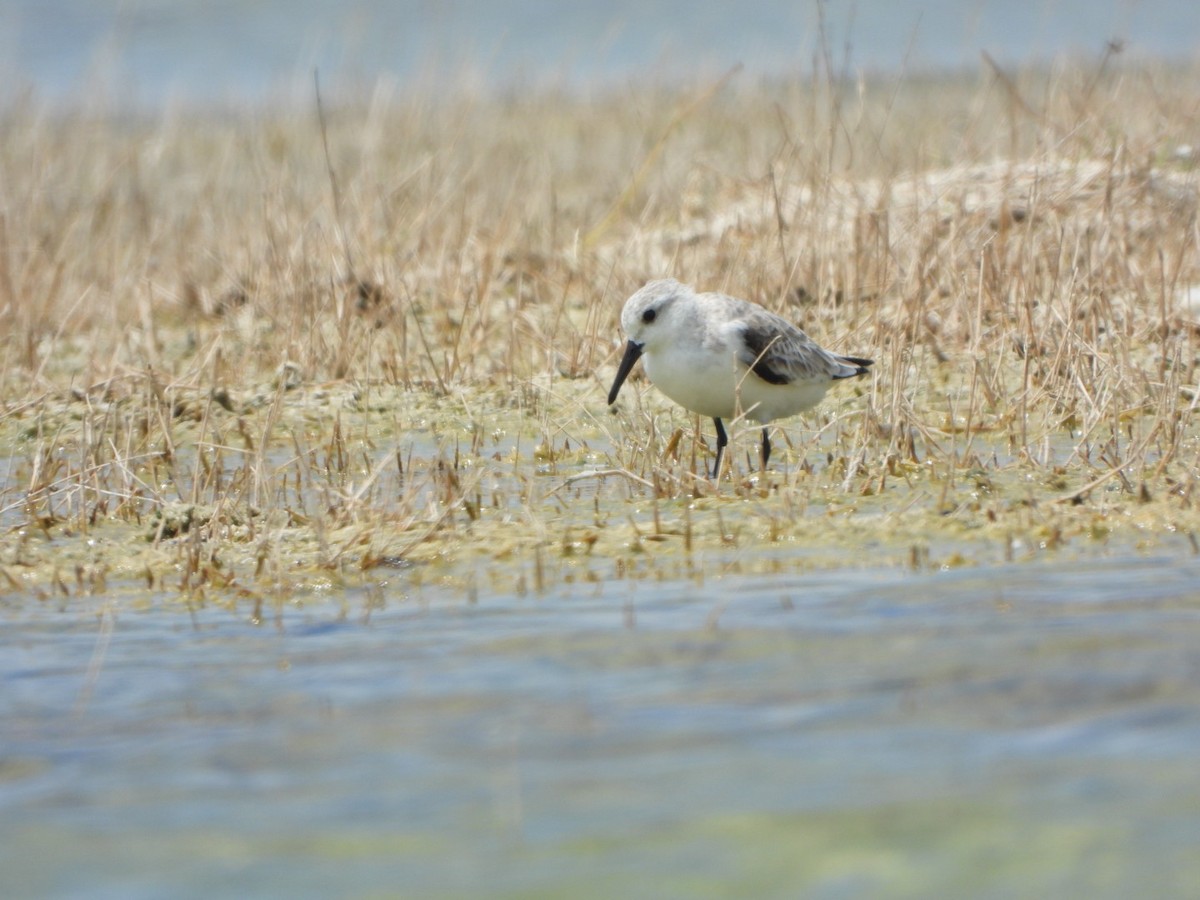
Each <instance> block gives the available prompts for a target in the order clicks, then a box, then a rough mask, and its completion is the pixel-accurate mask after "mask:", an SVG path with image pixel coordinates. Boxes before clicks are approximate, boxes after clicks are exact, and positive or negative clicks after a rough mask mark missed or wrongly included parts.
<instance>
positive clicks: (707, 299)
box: [608, 278, 873, 478]
mask: <svg viewBox="0 0 1200 900" xmlns="http://www.w3.org/2000/svg"><path fill="white" fill-rule="evenodd" d="M621 330H622V331H624V332H625V336H626V338H628V340H629V342H628V343H627V344H626V345H625V355H624V356H623V357H622V358H621V364H620V365H619V366H617V377H616V379H615V380H614V381H613V386H612V390H610V391H609V392H608V403H609V405H610V406H611V405H612V404H613V403H615V402H616V400H617V392H618V391H620V390H621V385H622V384H624V383H625V379H626V377H627V376H628V375H629V371H630V369H632V368H633V364H634V363H636V362H637V361H638V359H639V358H640V357H643V356H644V357H645V359H646V362H645V366H646V374H647V375H649V376H650V380H651V381H652V382H654V386H655V387H657V388H658V389H659V390H660V391H662V392H663V393H664V394H666V395H667V396H668V397H670V398H671V399H672V400H674V401H675V402H676V403H678V404H679V405H680V406H683V407H685V408H687V409H690V410H691V411H692V412H696V413H699V414H700V415H702V416H710V417H711V418H712V420H713V422H714V423H715V424H716V426H717V461H716V463H715V464H714V465H713V477H714V478H716V477H717V475H718V474H719V473H720V471H721V455H722V453H723V452H724V450H725V445H726V444H728V443H729V438H728V436H727V435H726V434H725V426H724V425H722V424H721V420H722V419H727V418H730V417H731V416H733V415H735V414H736V413H738V412H741V413H743V414H744V415H746V416H747V417H748V418H751V419H754V420H755V421H756V422H759V423H761V424H762V426H763V430H762V464H763V468H764V469H765V468H766V466H767V460H768V459H769V458H770V456H771V441H770V440H769V439H768V437H767V428H766V426H767V423H769V422H771V421H773V420H775V419H780V418H783V417H784V416H793V415H795V414H796V413H798V412H803V411H804V410H806V409H810V408H811V407H813V406H816V404H817V403H819V402H820V400H821V398H822V397H824V396H825V391H827V390H828V389H829V385H830V384H832V383H833V382H835V381H839V380H840V379H842V378H853V377H854V376H856V375H865V374H867V366H869V365H871V363H872V362H873V360H870V359H859V358H858V357H856V356H838V355H837V354H836V353H830V352H829V351H828V350H825V349H823V348H821V347H819V346H817V345H816V344H815V343H814V342H813V340H812V339H811V338H810V337H809V336H808V335H807V334H805V333H804V332H803V331H801V330H800V329H799V328H797V327H796V326H795V325H793V324H792V323H790V322H788V321H787V320H786V319H781V318H780V317H779V316H777V315H775V314H774V313H770V312H767V311H766V310H765V309H763V308H762V307H761V306H758V305H757V304H754V303H750V302H748V301H746V300H738V299H736V298H734V297H728V296H726V295H725V294H715V293H710V294H697V293H696V292H695V291H694V290H692V289H691V288H690V287H689V286H688V285H686V284H680V283H679V282H678V281H676V280H675V279H673V278H667V279H663V280H660V281H651V282H649V283H648V284H646V285H645V286H644V287H643V288H642V289H641V290H640V291H638V292H637V293H636V294H634V295H633V296H632V297H630V298H629V299H628V300H626V301H625V308H624V309H622V310H621Z"/></svg>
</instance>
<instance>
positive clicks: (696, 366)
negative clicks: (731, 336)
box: [644, 348, 829, 422]
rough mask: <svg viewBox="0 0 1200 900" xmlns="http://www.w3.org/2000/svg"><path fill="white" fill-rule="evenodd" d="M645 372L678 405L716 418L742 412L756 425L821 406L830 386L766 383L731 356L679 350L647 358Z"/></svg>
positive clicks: (803, 383) (684, 349)
mask: <svg viewBox="0 0 1200 900" xmlns="http://www.w3.org/2000/svg"><path fill="white" fill-rule="evenodd" d="M644 365H645V367H646V374H647V375H648V376H650V380H651V381H652V382H653V383H654V386H655V387H657V388H658V389H659V390H660V391H662V392H663V393H664V394H666V395H667V396H668V397H670V398H671V399H672V400H674V401H675V402H676V403H678V404H679V405H680V406H682V407H684V408H686V409H690V410H692V412H697V413H700V415H702V416H708V417H710V418H714V419H731V418H733V416H734V414H735V413H744V414H745V415H746V417H747V418H749V419H753V420H754V421H756V422H770V421H773V420H775V419H779V418H783V417H785V416H791V415H795V414H796V413H798V412H802V411H803V410H806V409H809V408H810V407H812V406H815V405H816V404H817V403H818V402H820V400H821V398H822V397H824V396H825V391H826V389H827V388H828V386H829V385H828V383H827V382H792V383H791V384H768V383H767V382H765V381H763V380H762V379H761V378H759V377H758V376H756V375H754V374H753V373H752V372H750V371H749V370H748V369H747V368H746V367H745V366H743V365H741V364H739V363H738V362H737V361H736V359H735V357H734V356H733V354H732V353H727V352H720V353H717V352H711V351H706V350H704V349H702V348H680V349H677V350H674V351H673V352H668V353H663V354H647V356H646V357H645V359H644Z"/></svg>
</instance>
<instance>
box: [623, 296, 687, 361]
mask: <svg viewBox="0 0 1200 900" xmlns="http://www.w3.org/2000/svg"><path fill="white" fill-rule="evenodd" d="M690 290H691V289H690V288H689V287H688V286H687V285H684V284H680V283H679V282H678V281H676V280H675V279H674V278H662V279H659V280H657V281H650V282H647V283H646V284H645V285H644V286H643V287H642V288H641V290H639V291H638V292H637V293H635V294H634V295H633V296H631V297H630V298H629V299H628V300H626V301H625V307H624V309H622V310H621V330H622V331H624V332H625V337H626V338H628V339H629V340H630V341H631V342H632V343H635V344H637V345H638V346H639V347H641V348H642V349H645V347H646V344H647V343H649V344H653V343H654V338H655V335H664V336H666V335H668V334H669V333H670V331H671V329H670V327H669V326H667V327H664V326H663V321H664V320H666V319H669V318H670V317H671V314H672V312H673V307H674V305H675V302H676V300H678V299H679V298H680V297H682V296H684V295H685V294H687V293H689V292H690Z"/></svg>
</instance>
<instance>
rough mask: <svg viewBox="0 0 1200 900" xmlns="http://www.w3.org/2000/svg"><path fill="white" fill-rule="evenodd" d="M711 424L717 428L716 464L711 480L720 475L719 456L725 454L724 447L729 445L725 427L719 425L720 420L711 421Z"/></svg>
mask: <svg viewBox="0 0 1200 900" xmlns="http://www.w3.org/2000/svg"><path fill="white" fill-rule="evenodd" d="M713 424H714V425H716V426H717V462H716V464H715V465H714V466H713V478H716V477H717V476H718V475H720V474H721V455H722V454H723V453H724V452H725V445H726V444H728V443H729V435H727V434H726V433H725V426H724V425H722V424H721V420H720V419H713Z"/></svg>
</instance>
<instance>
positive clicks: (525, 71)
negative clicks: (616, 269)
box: [0, 0, 1200, 110]
mask: <svg viewBox="0 0 1200 900" xmlns="http://www.w3.org/2000/svg"><path fill="white" fill-rule="evenodd" d="M822 35H823V36H824V40H822ZM1112 41H1117V42H1120V43H1121V44H1122V45H1123V47H1124V49H1125V52H1126V53H1128V54H1130V55H1133V56H1138V57H1155V58H1159V59H1163V58H1167V59H1179V60H1191V59H1194V58H1195V56H1196V54H1197V50H1198V49H1200V4H1198V3H1196V2H1195V0H1140V2H1139V0H1016V2H1013V0H974V2H971V0H967V2H960V0H907V2H904V0H902V2H892V0H856V2H842V0H829V2H825V3H818V2H816V0H801V2H790V3H789V2H783V0H742V2H739V3H737V4H733V3H725V2H712V0H710V2H704V0H581V2H574V3H561V4H560V3H548V2H539V0H437V2H435V0H354V2H330V0H3V2H0V84H2V85H3V86H2V87H0V97H7V99H9V100H11V99H12V97H14V96H28V94H29V93H30V92H32V93H33V94H34V96H35V97H36V98H37V99H39V100H42V101H48V102H53V103H67V104H79V103H95V102H100V101H103V102H105V103H106V104H110V105H116V106H119V107H129V108H140V109H147V110H153V109H155V108H159V107H162V106H163V105H165V104H170V103H183V104H189V105H192V104H205V105H207V104H218V105H230V104H235V105H242V104H252V105H257V104H261V103H265V102H277V101H279V100H281V99H304V100H305V101H307V100H308V99H310V98H311V85H312V72H313V69H314V68H317V69H319V71H320V73H321V79H322V83H323V85H324V86H325V87H326V88H327V89H328V90H329V91H330V92H331V94H334V95H336V94H339V93H342V94H353V93H354V92H356V91H360V90H364V89H367V88H369V87H371V86H373V85H375V84H377V83H379V82H380V81H381V80H383V81H385V82H392V83H395V84H396V85H398V86H400V87H405V88H408V87H420V88H425V89H431V88H432V89H438V88H443V87H445V86H450V87H453V88H457V89H461V88H466V89H484V90H499V91H506V90H522V89H529V88H560V89H570V90H584V91H586V90H591V89H597V88H599V89H604V88H607V87H611V86H613V85H620V84H621V83H623V82H627V81H629V80H633V79H642V78H648V77H652V78H655V79H658V80H662V81H671V80H675V79H681V78H695V77H706V76H708V75H710V74H716V73H719V72H721V71H724V70H725V69H728V68H729V67H730V66H732V65H734V64H737V63H741V64H743V65H744V66H745V71H746V73H747V74H748V75H749V76H750V77H760V76H775V75H781V74H783V75H787V74H805V73H808V72H811V71H812V67H813V65H814V59H815V58H816V54H817V53H818V52H819V50H820V48H821V47H822V46H825V47H827V48H828V50H829V55H830V62H831V63H832V65H833V68H834V70H835V71H840V70H847V71H851V72H855V71H867V72H872V71H874V72H909V73H915V72H922V71H927V70H948V69H957V68H963V67H974V66H975V65H977V64H978V62H979V59H980V51H981V50H984V51H986V52H987V53H989V54H990V55H991V56H992V57H993V58H994V59H996V60H997V61H1000V62H1002V63H1009V64H1012V63H1033V62H1039V61H1045V60H1050V59H1054V58H1058V57H1061V56H1063V55H1076V56H1079V55H1083V56H1099V55H1100V54H1101V53H1103V52H1104V49H1105V47H1106V46H1107V45H1108V44H1109V42H1112Z"/></svg>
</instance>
